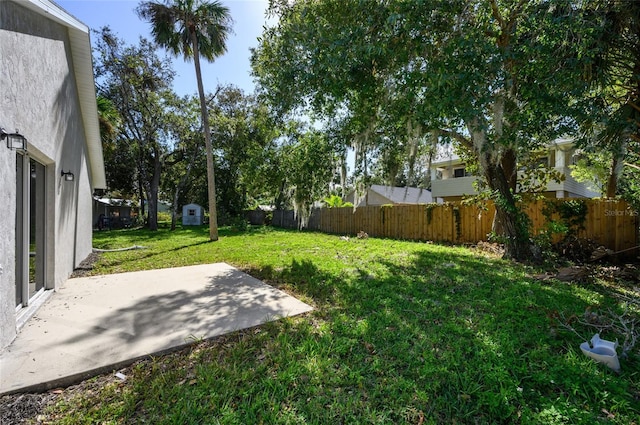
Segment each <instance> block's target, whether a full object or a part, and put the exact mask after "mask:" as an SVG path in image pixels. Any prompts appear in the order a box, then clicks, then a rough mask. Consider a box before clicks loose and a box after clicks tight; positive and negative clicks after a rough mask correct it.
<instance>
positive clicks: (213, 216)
mask: <svg viewBox="0 0 640 425" xmlns="http://www.w3.org/2000/svg"><path fill="white" fill-rule="evenodd" d="M191 44H192V46H193V63H194V64H195V67H196V79H197V80H198V95H199V96H200V112H201V114H202V127H203V129H204V130H203V131H204V142H205V147H206V150H207V188H208V191H207V193H208V196H209V240H212V241H217V240H218V212H217V209H216V179H215V174H214V169H213V148H212V146H211V129H210V128H209V113H208V111H207V102H206V100H205V98H204V87H203V85H202V70H201V69H200V52H199V51H198V39H197V38H196V33H195V31H191Z"/></svg>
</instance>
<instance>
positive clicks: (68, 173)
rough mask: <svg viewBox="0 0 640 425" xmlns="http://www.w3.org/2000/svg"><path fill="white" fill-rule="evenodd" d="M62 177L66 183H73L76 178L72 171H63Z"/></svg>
mask: <svg viewBox="0 0 640 425" xmlns="http://www.w3.org/2000/svg"><path fill="white" fill-rule="evenodd" d="M60 175H61V176H62V177H63V178H64V181H66V182H72V181H73V179H74V178H75V176H74V175H73V173H72V172H71V171H64V170H62V171H61V172H60Z"/></svg>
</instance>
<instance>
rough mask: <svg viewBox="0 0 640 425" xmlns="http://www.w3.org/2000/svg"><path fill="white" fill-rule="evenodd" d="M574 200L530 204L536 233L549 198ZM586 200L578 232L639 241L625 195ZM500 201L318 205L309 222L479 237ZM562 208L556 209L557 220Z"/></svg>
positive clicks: (618, 246) (435, 237) (348, 229)
mask: <svg viewBox="0 0 640 425" xmlns="http://www.w3.org/2000/svg"><path fill="white" fill-rule="evenodd" d="M567 201H569V200H566V199H565V200H563V199H558V200H541V201H536V202H533V203H531V204H528V205H527V206H526V208H525V212H526V213H527V215H528V216H529V217H530V218H531V221H532V225H533V232H534V234H538V233H539V232H540V231H541V230H543V229H544V228H545V227H546V226H547V223H548V219H547V217H545V215H544V213H543V210H544V206H545V203H546V202H552V203H563V202H567ZM572 201H573V202H576V201H577V202H580V203H584V205H585V206H586V216H585V219H584V221H583V222H582V226H583V227H582V229H580V230H579V231H578V234H577V235H578V237H580V238H587V239H592V240H594V241H596V242H597V243H599V244H601V245H603V246H605V247H607V248H609V249H612V250H614V251H621V250H624V249H629V248H633V247H635V246H637V245H638V226H639V221H638V212H637V211H634V210H632V209H631V208H630V207H629V205H628V204H627V203H626V202H624V201H619V200H596V199H573V200H572ZM494 215H495V207H494V205H493V203H492V202H488V203H486V204H485V205H483V206H482V207H479V206H476V205H464V204H460V203H447V204H427V205H384V206H368V207H360V208H358V209H356V210H355V211H354V209H353V208H351V207H348V208H320V209H314V210H313V212H312V215H311V219H310V220H309V225H308V226H307V228H308V229H309V230H317V231H320V232H325V233H338V234H344V235H354V234H356V233H358V232H360V231H364V232H366V233H367V234H368V235H369V236H374V237H383V238H392V239H411V240H424V241H427V240H430V241H436V242H451V243H476V242H479V241H483V240H487V235H488V234H489V233H490V232H491V227H492V224H493V217H494ZM558 218H559V215H558V213H554V214H553V215H551V219H552V220H557V219H558ZM273 225H274V226H280V227H288V228H295V227H296V226H297V221H296V220H295V219H294V217H293V212H292V211H275V212H274V216H273Z"/></svg>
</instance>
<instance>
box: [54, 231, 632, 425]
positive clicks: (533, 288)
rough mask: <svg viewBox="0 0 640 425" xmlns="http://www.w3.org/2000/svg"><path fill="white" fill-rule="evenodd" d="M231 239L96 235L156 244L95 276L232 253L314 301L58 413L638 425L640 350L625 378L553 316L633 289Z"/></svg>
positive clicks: (444, 260)
mask: <svg viewBox="0 0 640 425" xmlns="http://www.w3.org/2000/svg"><path fill="white" fill-rule="evenodd" d="M220 235H221V237H220V240H219V241H218V242H214V243H210V242H208V238H207V236H208V232H207V229H203V228H192V229H182V230H177V231H176V232H169V231H168V230H160V231H158V232H156V233H150V232H148V231H144V230H123V231H117V232H116V231H113V232H100V233H96V234H95V237H94V246H95V247H96V248H121V247H125V246H131V245H143V246H146V247H147V249H144V250H136V251H127V252H114V253H105V254H103V255H102V256H101V259H100V260H99V262H98V263H97V264H96V265H95V268H94V271H93V274H105V273H119V272H125V271H133V270H145V269H152V268H162V267H174V266H185V265H191V264H201V263H210V262H227V263H229V264H231V265H234V266H236V267H238V268H240V269H242V270H244V271H246V272H247V273H249V274H251V275H252V276H255V277H257V278H259V279H262V280H263V281H265V282H267V283H269V284H271V285H274V286H276V287H278V288H281V289H283V290H285V291H287V292H289V293H291V294H293V295H295V296H297V297H298V298H300V299H301V300H303V301H305V302H307V303H309V304H311V305H313V306H314V307H315V310H314V311H313V312H311V313H308V314H306V315H304V316H300V317H296V318H290V319H285V320H280V321H278V322H273V323H270V324H267V325H264V326H261V327H258V328H254V329H249V330H245V331H239V332H235V333H233V334H230V335H226V336H223V337H220V338H217V339H215V340H212V341H206V342H196V343H194V345H193V346H192V347H191V348H189V349H187V350H184V351H182V352H179V353H175V354H171V355H167V356H163V357H160V358H154V359H152V360H148V361H144V362H140V363H138V364H136V365H135V366H133V367H132V368H131V369H130V370H128V371H127V374H128V379H127V380H126V382H124V383H122V382H115V381H110V383H108V384H106V385H104V386H101V387H100V389H98V390H94V391H91V392H86V393H84V394H81V395H78V396H75V397H73V398H67V399H66V400H65V401H61V402H59V403H58V404H57V405H56V406H55V407H54V408H53V409H52V410H51V411H50V412H49V416H50V418H52V420H53V421H55V422H56V423H69V424H78V423H86V424H94V423H107V424H111V423H113V424H120V423H149V424H217V423H223V424H258V423H265V424H272V423H277V424H298V423H300V424H347V423H348V424H369V423H371V424H374V423H379V424H403V423H406V424H429V423H473V424H475V423H490V424H495V423H523V424H524V423H544V424H551V423H558V424H560V423H562V424H564V423H566V424H575V423H589V424H592V423H619V424H631V423H636V424H640V420H639V417H640V359H639V358H638V350H637V348H636V350H635V352H634V353H633V354H632V356H630V357H629V358H627V359H623V360H622V361H621V363H622V372H621V373H620V374H615V373H613V372H611V371H609V370H608V369H607V368H606V367H605V366H603V365H600V364H597V363H595V362H593V361H592V360H590V359H588V358H586V357H585V356H584V355H583V354H582V353H581V352H580V349H579V344H580V343H581V342H582V340H581V339H580V338H579V337H578V336H577V335H575V334H574V333H571V332H568V331H562V330H558V329H557V327H556V323H555V322H554V319H553V317H554V316H555V315H556V313H560V314H563V315H564V316H565V317H569V316H571V315H573V314H576V315H578V316H580V315H582V314H583V313H584V311H585V309H586V308H587V307H590V308H591V309H592V311H596V310H598V309H605V308H613V309H621V308H622V306H621V305H619V303H618V302H617V301H616V300H617V299H619V298H616V297H615V296H614V295H615V293H616V291H622V290H624V288H617V287H612V286H611V285H610V284H608V283H607V282H603V281H597V280H595V281H591V282H589V283H583V284H567V283H561V282H559V281H554V280H550V281H546V282H542V281H537V280H535V279H533V278H531V277H529V276H530V275H531V274H533V273H535V271H534V270H532V269H529V268H527V267H525V266H522V265H519V264H514V263H511V262H507V261H503V260H501V259H497V258H494V257H491V256H489V255H487V254H483V253H481V252H479V251H475V250H472V249H468V248H462V247H448V246H441V245H435V244H426V243H418V242H404V241H394V240H384V239H374V238H369V239H355V238H351V239H349V240H344V239H341V238H340V237H339V236H336V235H324V234H318V233H299V232H294V231H285V230H276V229H271V228H262V227H260V228H251V229H249V230H248V231H246V232H233V231H232V230H231V229H228V228H227V229H224V228H223V229H221V232H220ZM636 295H637V294H636ZM578 331H580V332H583V334H584V336H585V337H586V336H589V337H590V336H591V335H592V334H593V331H592V330H590V329H582V328H578ZM611 336H612V335H607V334H606V333H605V334H603V335H602V337H603V338H607V337H611Z"/></svg>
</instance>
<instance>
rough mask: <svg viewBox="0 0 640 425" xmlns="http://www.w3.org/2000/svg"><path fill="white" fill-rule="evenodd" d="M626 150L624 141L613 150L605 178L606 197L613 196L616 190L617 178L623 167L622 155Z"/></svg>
mask: <svg viewBox="0 0 640 425" xmlns="http://www.w3.org/2000/svg"><path fill="white" fill-rule="evenodd" d="M625 151H626V143H624V142H622V143H621V145H620V147H619V148H618V149H617V150H616V151H615V152H613V159H612V160H611V170H610V172H609V178H608V179H607V192H606V195H607V198H615V197H616V192H617V191H618V178H619V177H620V174H621V173H622V169H623V168H624V155H625Z"/></svg>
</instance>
